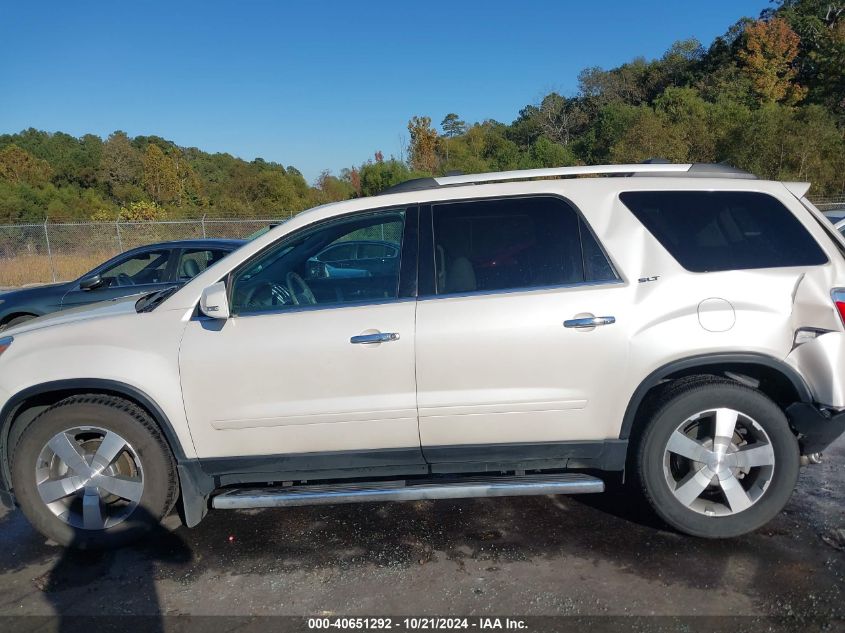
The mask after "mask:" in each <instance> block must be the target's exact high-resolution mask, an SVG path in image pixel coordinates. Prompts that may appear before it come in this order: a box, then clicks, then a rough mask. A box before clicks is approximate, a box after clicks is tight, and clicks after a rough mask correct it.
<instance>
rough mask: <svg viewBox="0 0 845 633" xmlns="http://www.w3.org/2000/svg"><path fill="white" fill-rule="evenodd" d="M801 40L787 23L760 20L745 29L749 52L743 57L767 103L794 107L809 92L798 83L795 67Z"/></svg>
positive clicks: (752, 78) (749, 74) (746, 46)
mask: <svg viewBox="0 0 845 633" xmlns="http://www.w3.org/2000/svg"><path fill="white" fill-rule="evenodd" d="M800 42H801V40H800V38H799V37H798V34H796V33H795V31H793V30H792V29H791V28H790V26H789V24H788V23H787V22H786V20H784V19H782V18H772V19H771V20H768V21H764V20H758V21H757V22H754V23H752V24H749V25H748V26H747V27H746V29H745V48H744V50H742V51H740V53H739V57H740V59H741V60H742V61H743V62H744V63H745V67H744V68H745V72H746V73H747V74H748V76H749V77H750V78H751V81H752V84H753V86H754V90H755V91H756V93H757V94H758V95H759V97H760V99H761V100H762V101H763V102H768V103H773V102H774V103H781V102H782V103H785V104H787V105H792V104H795V103H798V102H799V101H801V100H802V99H803V98H804V96H805V95H806V90H805V89H804V88H802V87H801V86H799V85H798V84H796V83H795V77H796V75H797V73H798V71H797V70H796V68H795V66H794V62H795V58H796V56H797V55H798V47H799V44H800Z"/></svg>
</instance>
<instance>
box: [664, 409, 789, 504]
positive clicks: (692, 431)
mask: <svg viewBox="0 0 845 633" xmlns="http://www.w3.org/2000/svg"><path fill="white" fill-rule="evenodd" d="M774 469H775V454H774V450H773V447H772V442H771V440H770V438H769V436H768V434H767V433H766V431H765V430H764V429H763V427H761V426H760V425H759V424H758V423H757V422H755V421H754V420H752V419H751V418H750V417H748V416H747V415H745V414H743V413H741V412H740V411H736V410H734V409H730V408H717V409H710V410H707V411H702V412H700V413H697V414H695V415H693V416H690V417H689V418H687V419H686V420H684V421H683V422H682V423H681V424H679V425H678V426H677V427H676V429H675V430H674V431H673V432H672V434H671V435H670V436H669V440H668V442H667V444H666V448H665V450H664V456H663V474H664V476H665V479H666V483H667V484H668V486H669V489H670V490H671V491H672V494H673V495H674V496H675V499H677V500H678V501H679V502H680V503H682V504H683V505H684V506H685V507H687V508H689V509H690V510H693V511H694V512H698V513H700V514H704V515H706V516H729V515H734V514H737V513H739V512H742V511H744V510H747V509H748V508H750V507H751V506H753V505H754V504H755V503H757V502H758V501H759V500H760V499H761V498H762V497H763V495H764V493H765V492H766V489H767V488H768V486H769V484H770V483H771V481H772V476H773V474H774Z"/></svg>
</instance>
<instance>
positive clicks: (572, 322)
mask: <svg viewBox="0 0 845 633" xmlns="http://www.w3.org/2000/svg"><path fill="white" fill-rule="evenodd" d="M611 323H616V317H612V316H600V317H583V318H580V319H567V320H566V321H564V322H563V327H573V328H576V329H577V328H588V327H596V326H597V325H610V324H611Z"/></svg>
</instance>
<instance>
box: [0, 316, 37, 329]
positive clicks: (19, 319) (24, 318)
mask: <svg viewBox="0 0 845 633" xmlns="http://www.w3.org/2000/svg"><path fill="white" fill-rule="evenodd" d="M34 318H35V315H34V314H22V315H20V316H16V317H15V318H14V319H9V320H8V321H7V322H6V323H4V324H3V325H0V332H2V331H3V330H8V329H9V328H12V327H15V326H16V325H20V324H21V323H23V322H24V321H31V320H32V319H34Z"/></svg>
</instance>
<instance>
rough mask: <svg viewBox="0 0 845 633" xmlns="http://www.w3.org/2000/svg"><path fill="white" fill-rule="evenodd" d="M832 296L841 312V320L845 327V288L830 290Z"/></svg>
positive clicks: (838, 310)
mask: <svg viewBox="0 0 845 633" xmlns="http://www.w3.org/2000/svg"><path fill="white" fill-rule="evenodd" d="M830 296H831V298H832V299H833V305H834V306H836V311H837V312H838V313H839V320H840V321H842V325H843V327H845V288H834V289H833V290H831V291H830Z"/></svg>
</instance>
